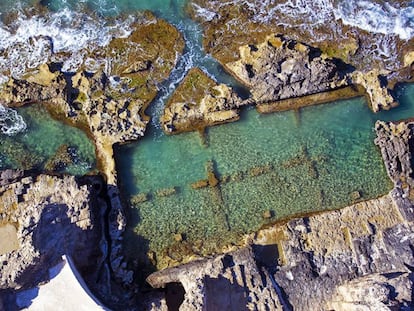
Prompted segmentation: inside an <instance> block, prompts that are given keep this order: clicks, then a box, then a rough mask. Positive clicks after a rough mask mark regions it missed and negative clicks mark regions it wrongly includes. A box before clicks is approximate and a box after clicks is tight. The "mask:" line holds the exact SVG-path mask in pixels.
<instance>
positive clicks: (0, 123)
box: [0, 105, 27, 136]
mask: <svg viewBox="0 0 414 311" xmlns="http://www.w3.org/2000/svg"><path fill="white" fill-rule="evenodd" d="M26 127H27V126H26V123H25V122H24V120H23V118H22V116H21V115H19V114H18V113H17V111H16V110H14V109H11V108H7V107H4V106H2V105H0V131H1V132H2V133H3V134H6V135H9V136H12V135H15V134H17V133H19V132H22V131H24V130H25V129H26Z"/></svg>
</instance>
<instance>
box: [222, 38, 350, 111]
mask: <svg viewBox="0 0 414 311" xmlns="http://www.w3.org/2000/svg"><path fill="white" fill-rule="evenodd" d="M239 54H240V59H238V60H237V61H234V62H230V63H227V64H225V67H226V68H227V69H228V70H229V71H230V72H231V73H232V74H233V75H234V76H235V77H236V78H237V79H238V80H240V81H241V82H242V83H244V84H245V85H246V86H248V87H249V88H250V89H251V93H252V96H253V99H254V100H255V101H256V102H257V103H266V102H271V101H276V100H280V99H286V98H291V97H300V96H304V95H309V94H314V93H319V92H323V91H327V90H331V89H335V88H338V87H341V86H344V85H347V84H348V81H347V79H346V76H345V72H344V71H343V70H344V67H346V66H345V64H343V63H341V62H340V61H339V60H335V59H330V58H326V57H323V56H322V53H321V52H320V50H318V49H314V48H312V47H310V46H307V45H304V44H302V43H299V42H296V41H294V40H289V39H286V38H284V37H283V36H279V35H270V36H267V37H266V39H265V41H264V42H261V43H260V44H257V45H244V46H241V47H240V48H239Z"/></svg>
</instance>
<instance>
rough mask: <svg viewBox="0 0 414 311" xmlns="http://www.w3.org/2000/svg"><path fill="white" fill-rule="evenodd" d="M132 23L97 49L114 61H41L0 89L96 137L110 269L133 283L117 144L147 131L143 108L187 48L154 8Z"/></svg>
mask: <svg viewBox="0 0 414 311" xmlns="http://www.w3.org/2000/svg"><path fill="white" fill-rule="evenodd" d="M131 28H132V29H133V30H132V31H131V33H130V35H129V36H128V37H127V38H115V39H113V40H112V41H111V42H110V43H109V44H108V45H107V46H105V47H102V48H100V49H99V50H98V51H95V52H94V53H95V54H96V55H99V57H101V58H103V59H110V62H107V63H106V65H105V62H103V63H102V64H101V65H99V63H98V64H97V66H93V67H94V68H93V70H92V72H91V71H88V70H89V69H88V68H81V69H80V70H79V71H78V72H76V73H73V74H69V73H62V72H61V71H60V68H59V65H58V64H49V65H42V66H40V67H39V68H38V70H37V71H34V72H32V73H31V74H28V75H27V76H26V77H24V78H22V79H21V80H16V79H10V80H9V82H8V84H7V85H6V86H5V87H4V88H3V89H2V90H1V92H0V97H1V98H2V101H4V103H5V104H6V105H10V106H18V105H23V104H25V103H31V102H39V103H42V104H44V105H46V107H47V108H48V110H49V111H50V112H51V114H52V115H53V116H55V117H56V118H58V119H60V120H63V121H64V122H66V123H69V124H71V125H73V126H76V127H79V128H81V129H82V130H84V131H86V132H87V134H88V135H89V136H90V137H91V139H93V141H94V143H95V147H96V156H97V162H98V163H97V166H98V169H99V170H100V171H101V172H102V173H103V175H104V176H105V178H106V183H107V184H106V186H107V193H108V198H109V201H110V202H109V204H110V211H109V212H108V214H109V218H110V225H109V232H108V234H109V237H110V239H111V242H110V246H111V248H110V250H108V252H109V254H108V256H109V260H110V265H111V273H112V274H113V276H114V277H115V279H117V280H120V281H121V282H124V283H130V282H131V279H132V276H131V272H129V271H128V270H127V269H126V264H125V263H124V262H123V260H122V254H121V248H122V233H123V230H124V228H125V225H126V218H125V214H124V209H123V206H122V204H121V199H120V194H119V190H118V188H117V175H116V169H115V160H114V156H113V145H114V144H122V143H125V142H128V141H133V140H136V139H138V138H139V137H141V136H143V134H144V131H145V128H146V125H147V122H148V120H149V117H147V116H146V115H145V109H146V108H147V107H148V105H149V104H150V102H151V101H152V100H153V99H154V98H155V96H156V94H157V87H158V84H159V83H161V82H162V81H163V80H165V79H166V78H167V77H168V76H169V74H170V72H171V71H172V69H173V68H174V67H175V64H176V62H177V59H178V57H177V56H178V55H179V54H180V53H182V51H183V49H184V40H183V38H182V36H181V34H180V33H179V32H178V30H177V29H176V28H175V27H173V26H172V25H170V24H168V23H167V22H166V21H164V20H161V19H157V18H156V17H154V16H153V15H152V14H151V13H144V14H143V16H142V18H141V19H139V20H138V21H137V22H136V23H135V24H133V25H131ZM95 67H96V68H95ZM51 68H53V70H52V69H51ZM55 160H56V161H52V162H51V163H48V164H50V167H54V166H59V165H60V164H61V163H62V161H61V160H62V159H55ZM85 236H86V235H85Z"/></svg>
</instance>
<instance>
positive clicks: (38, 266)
mask: <svg viewBox="0 0 414 311" xmlns="http://www.w3.org/2000/svg"><path fill="white" fill-rule="evenodd" d="M100 187H102V181H101V180H100V179H99V178H96V177H95V178H92V177H89V178H84V179H83V180H81V179H76V178H75V177H71V176H65V177H56V176H48V175H38V176H31V175H27V174H25V173H24V172H21V171H20V172H19V171H4V172H2V174H1V178H0V202H1V203H0V223H1V225H0V227H1V228H3V227H4V226H8V227H9V228H14V230H9V232H11V235H10V236H9V238H11V239H12V240H13V239H14V240H15V241H16V242H17V243H16V244H15V245H14V247H13V248H12V249H10V248H5V249H3V248H2V249H0V262H1V263H2V264H1V265H0V289H7V288H14V289H19V288H27V287H31V286H36V285H37V284H38V283H39V282H40V281H44V280H46V279H47V273H48V268H50V267H52V266H54V265H55V264H56V263H57V262H58V261H60V258H61V256H62V255H63V254H67V255H70V256H72V257H73V259H74V261H75V263H76V265H77V266H78V268H79V270H80V271H82V272H84V274H85V276H86V277H89V278H91V279H93V278H95V279H96V278H97V273H98V270H99V269H100V268H101V264H102V263H99V262H96V260H97V258H104V257H105V254H104V252H105V250H104V249H105V246H104V245H103V244H102V243H103V242H102V241H103V240H102V239H103V232H102V230H103V227H102V224H101V213H104V211H105V209H104V208H103V206H104V204H102V202H100V199H99V197H98V195H97V191H98V190H99V189H97V188H100ZM100 208H101V209H102V210H99V209H100ZM0 232H1V233H2V236H1V239H2V240H3V239H5V236H4V235H3V233H4V232H3V231H0ZM100 246H101V247H102V249H101V248H100ZM97 264H98V265H97Z"/></svg>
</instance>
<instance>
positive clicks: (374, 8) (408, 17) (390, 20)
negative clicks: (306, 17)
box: [334, 0, 414, 40]
mask: <svg viewBox="0 0 414 311" xmlns="http://www.w3.org/2000/svg"><path fill="white" fill-rule="evenodd" d="M334 15H335V18H336V19H338V20H339V19H341V20H342V22H343V23H344V24H346V25H350V26H355V27H358V28H360V29H363V30H366V31H369V32H373V33H381V34H384V35H390V34H391V35H392V34H393V35H398V36H399V37H400V38H401V39H402V40H409V39H411V38H412V37H413V36H414V7H413V4H411V6H405V7H404V6H398V4H397V3H396V4H395V6H393V5H392V4H390V3H388V2H385V3H383V4H379V3H376V2H373V1H365V0H362V1H361V0H358V1H356V0H347V1H341V2H340V3H339V4H338V6H337V7H336V8H335V9H334Z"/></svg>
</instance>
